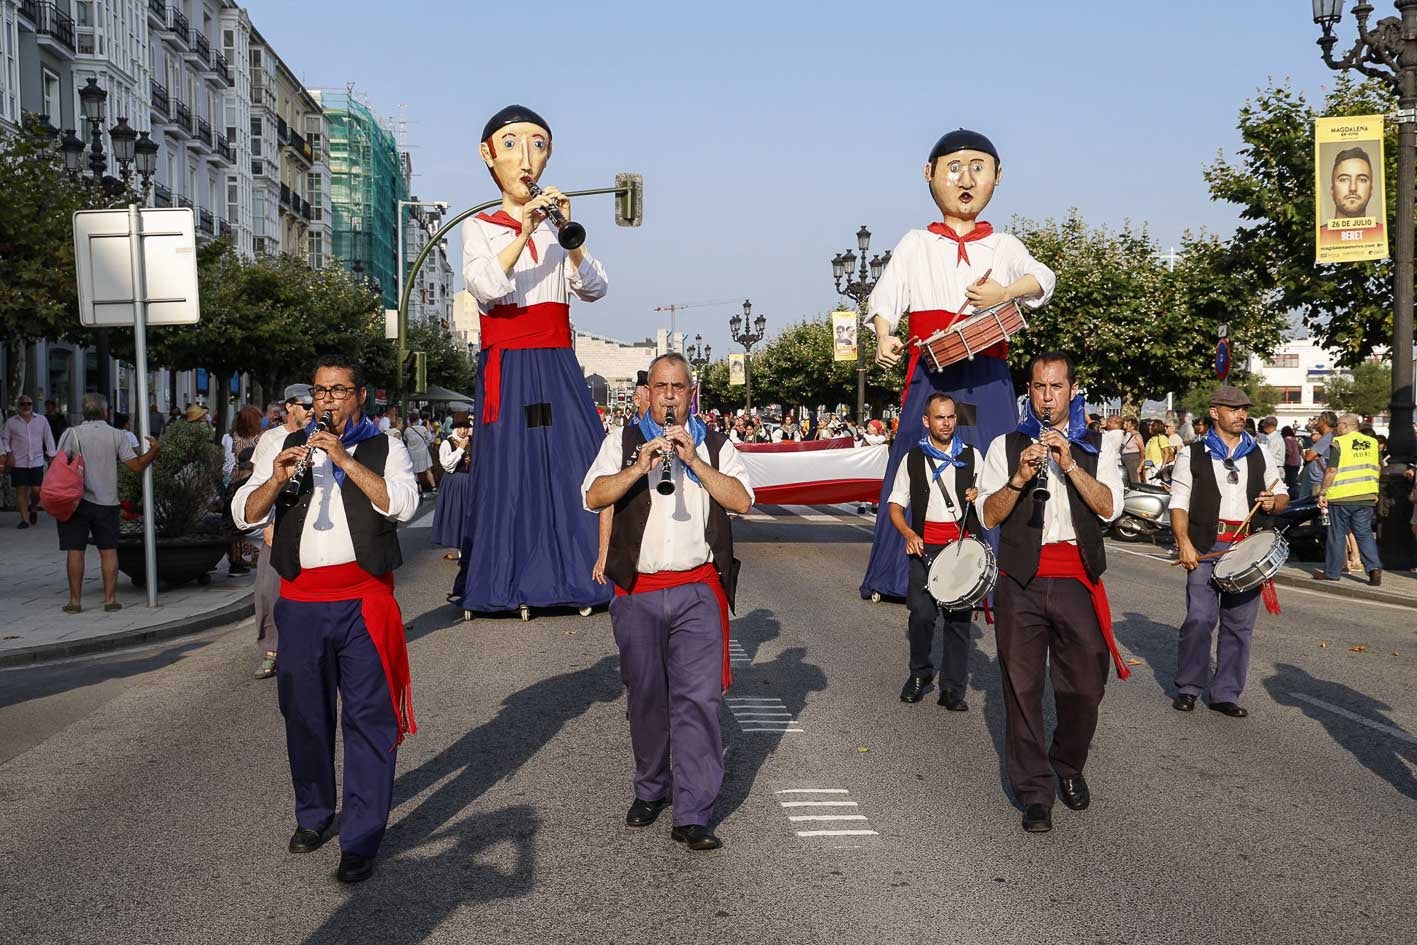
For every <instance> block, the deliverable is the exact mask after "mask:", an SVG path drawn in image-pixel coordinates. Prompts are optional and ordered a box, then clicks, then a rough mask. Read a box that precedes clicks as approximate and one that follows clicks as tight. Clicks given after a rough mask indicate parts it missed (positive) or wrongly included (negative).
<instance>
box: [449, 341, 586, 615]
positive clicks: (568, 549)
mask: <svg viewBox="0 0 1417 945" xmlns="http://www.w3.org/2000/svg"><path fill="white" fill-rule="evenodd" d="M486 365H487V353H486V352H483V353H482V354H481V355H480V356H479V357H478V374H477V406H476V409H475V410H474V412H473V429H472V469H471V471H470V472H469V473H468V475H469V476H470V477H471V482H470V488H469V489H468V491H467V500H466V510H465V515H466V518H465V523H464V527H463V538H462V564H461V567H460V569H459V572H458V578H457V583H456V584H454V586H453V593H454V594H455V595H458V596H459V597H460V599H461V601H462V607H463V609H464V610H471V611H481V612H495V611H505V610H515V609H517V607H519V606H520V605H522V604H526V605H528V606H530V607H591V606H595V605H600V604H606V603H608V602H609V600H610V591H611V586H610V585H609V584H605V585H601V584H596V583H595V582H594V581H593V580H591V576H590V572H591V569H592V568H593V567H594V566H595V557H596V550H597V519H596V516H595V515H594V514H593V513H591V512H587V511H586V510H585V509H584V508H583V507H582V505H581V480H582V479H583V478H585V474H586V470H588V469H590V466H591V464H592V463H593V462H594V461H595V455H596V453H597V452H598V451H599V450H600V445H601V442H602V441H603V440H604V439H605V429H604V427H603V426H602V425H601V422H600V417H599V416H598V415H597V414H596V411H595V404H594V403H592V401H591V399H590V390H589V388H587V387H586V382H585V375H584V373H583V372H582V371H581V367H580V364H579V363H578V362H577V361H576V354H575V351H574V350H572V349H570V348H534V349H529V350H520V351H518V350H512V351H503V352H502V404H501V412H500V416H499V417H498V419H497V422H496V423H491V424H484V423H483V422H482V405H483V404H484V403H485V392H484V390H483V384H484V378H485V377H486Z"/></svg>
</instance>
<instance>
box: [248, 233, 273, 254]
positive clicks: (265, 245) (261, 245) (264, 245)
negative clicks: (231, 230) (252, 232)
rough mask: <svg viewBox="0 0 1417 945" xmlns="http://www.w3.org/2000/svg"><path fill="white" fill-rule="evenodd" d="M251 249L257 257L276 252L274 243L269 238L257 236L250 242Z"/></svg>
mask: <svg viewBox="0 0 1417 945" xmlns="http://www.w3.org/2000/svg"><path fill="white" fill-rule="evenodd" d="M251 248H252V249H253V250H254V251H255V253H256V255H258V256H263V255H265V254H266V253H274V252H275V251H276V241H275V240H273V239H271V238H270V237H269V236H257V237H255V238H254V239H253V240H252V241H251Z"/></svg>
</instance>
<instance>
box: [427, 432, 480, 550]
mask: <svg viewBox="0 0 1417 945" xmlns="http://www.w3.org/2000/svg"><path fill="white" fill-rule="evenodd" d="M451 431H452V432H451V434H450V435H449V436H448V438H447V439H446V440H444V441H443V442H442V443H441V444H439V446H438V462H439V464H440V465H441V466H442V467H443V482H442V484H441V485H440V486H439V487H438V503H437V505H435V506H434V507H433V528H432V533H433V534H432V540H433V544H435V545H437V546H439V547H441V548H449V549H452V550H450V551H448V552H446V553H445V554H444V555H443V558H444V559H445V560H447V561H456V560H458V559H459V558H460V557H461V556H462V540H463V523H464V522H466V521H467V507H466V504H467V501H468V478H467V471H468V469H469V467H470V466H471V464H472V448H471V447H472V417H470V416H469V415H468V414H466V413H461V414H458V415H457V416H455V417H454V418H453V423H452V428H451Z"/></svg>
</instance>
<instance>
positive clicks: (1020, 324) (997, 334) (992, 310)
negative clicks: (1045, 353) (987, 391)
mask: <svg viewBox="0 0 1417 945" xmlns="http://www.w3.org/2000/svg"><path fill="white" fill-rule="evenodd" d="M1027 327H1028V320H1027V319H1025V318H1024V317H1023V310H1022V309H1020V308H1019V305H1018V302H1016V301H1015V300H1013V299H1006V300H1005V301H1003V302H1000V303H999V304H998V305H991V306H990V307H989V308H986V309H980V310H979V311H978V312H975V313H974V314H973V315H971V316H969V317H968V318H965V319H961V320H960V321H957V322H955V323H954V324H953V325H951V326H950V327H948V328H941V329H940V330H939V331H937V332H935V333H934V334H933V335H931V336H930V337H929V338H922V339H921V340H919V341H917V342H916V344H917V345H919V346H920V348H921V349H922V350H921V352H920V353H921V355H922V356H923V357H924V359H925V366H926V367H927V368H928V369H930V370H931V371H943V370H944V369H945V368H946V367H948V366H949V365H951V364H954V363H956V362H958V361H972V360H974V356H975V355H976V354H978V353H980V352H981V351H984V350H986V349H988V348H992V347H993V346H994V345H996V344H998V343H999V342H1001V341H1008V340H1009V338H1010V337H1011V336H1013V335H1016V334H1018V333H1019V332H1020V331H1023V329H1025V328H1027Z"/></svg>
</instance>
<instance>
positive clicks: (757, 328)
mask: <svg viewBox="0 0 1417 945" xmlns="http://www.w3.org/2000/svg"><path fill="white" fill-rule="evenodd" d="M767 324H768V320H767V318H765V317H764V316H762V315H759V316H758V317H757V318H755V319H753V329H754V333H755V334H757V335H761V334H762V333H763V329H765V328H766V327H767Z"/></svg>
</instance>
